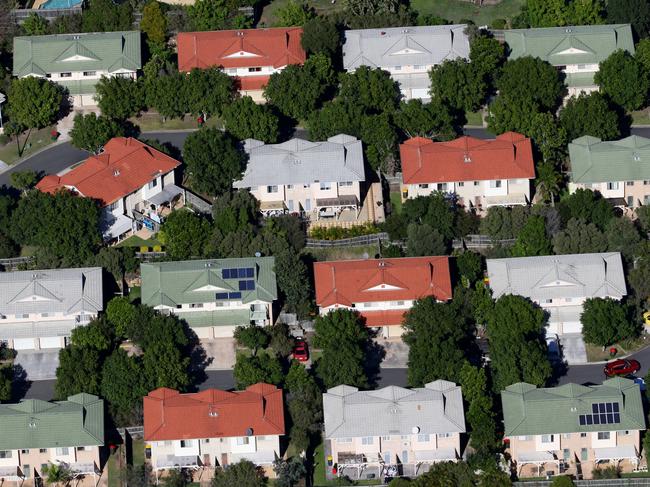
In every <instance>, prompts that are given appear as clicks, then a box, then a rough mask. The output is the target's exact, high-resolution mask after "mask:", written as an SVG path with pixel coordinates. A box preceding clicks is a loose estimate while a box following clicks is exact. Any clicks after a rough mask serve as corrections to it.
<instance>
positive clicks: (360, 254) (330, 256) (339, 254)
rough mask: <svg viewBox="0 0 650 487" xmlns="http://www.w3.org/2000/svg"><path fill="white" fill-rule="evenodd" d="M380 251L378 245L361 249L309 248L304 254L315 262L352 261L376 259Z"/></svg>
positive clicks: (364, 246)
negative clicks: (366, 257)
mask: <svg viewBox="0 0 650 487" xmlns="http://www.w3.org/2000/svg"><path fill="white" fill-rule="evenodd" d="M378 251H379V249H378V248H377V246H376V245H362V246H359V247H330V248H323V249H314V248H309V249H305V250H304V251H303V252H305V253H307V254H309V255H311V256H312V257H313V258H314V259H315V260H318V261H323V260H350V259H363V258H365V256H366V254H367V256H368V258H372V257H374V256H375V255H376V254H377V252H378Z"/></svg>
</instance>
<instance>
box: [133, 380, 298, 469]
mask: <svg viewBox="0 0 650 487" xmlns="http://www.w3.org/2000/svg"><path fill="white" fill-rule="evenodd" d="M188 418H191V421H188ZM284 434H285V427H284V401H283V398H282V390H281V389H278V388H277V387H275V386H274V385H270V384H263V383H258V384H254V385H252V386H249V387H247V388H246V390H244V391H234V392H228V391H222V390H219V389H207V390H205V391H201V392H196V393H191V394H181V393H180V392H178V391H175V390H172V389H165V388H160V389H156V390H154V391H152V392H150V393H149V394H148V395H147V396H145V398H144V440H145V442H146V445H145V448H146V450H145V454H146V457H147V458H148V459H150V462H151V466H152V468H153V469H154V471H155V472H156V478H157V477H158V472H160V471H164V470H170V469H179V468H184V469H190V470H192V469H199V468H201V469H206V470H208V471H212V469H213V468H214V467H226V466H228V465H230V464H231V463H236V462H239V461H240V460H243V459H246V460H249V461H251V462H253V463H255V464H256V465H258V466H260V467H262V468H263V469H264V470H265V473H266V474H267V475H270V476H274V472H273V468H272V464H273V461H274V460H275V459H276V458H277V457H280V437H282V436H284Z"/></svg>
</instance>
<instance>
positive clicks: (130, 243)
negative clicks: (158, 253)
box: [117, 235, 162, 248]
mask: <svg viewBox="0 0 650 487" xmlns="http://www.w3.org/2000/svg"><path fill="white" fill-rule="evenodd" d="M154 245H162V244H161V243H160V242H159V241H158V240H156V238H155V237H151V238H149V239H147V240H145V239H143V238H141V237H138V236H137V235H131V236H130V237H129V238H127V239H125V240H122V241H121V242H120V243H119V244H117V246H118V247H138V248H139V247H153V246H154Z"/></svg>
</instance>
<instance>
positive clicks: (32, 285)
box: [0, 267, 104, 318]
mask: <svg viewBox="0 0 650 487" xmlns="http://www.w3.org/2000/svg"><path fill="white" fill-rule="evenodd" d="M103 303H104V295H103V287H102V268H101V267H84V268H79V269H47V270H37V271H22V272H2V273H0V314H2V315H4V316H7V317H10V318H13V316H11V315H15V314H22V313H63V314H66V315H68V314H75V313H79V312H80V311H84V312H86V313H88V314H97V312H99V311H101V310H102V309H103V307H104V306H103Z"/></svg>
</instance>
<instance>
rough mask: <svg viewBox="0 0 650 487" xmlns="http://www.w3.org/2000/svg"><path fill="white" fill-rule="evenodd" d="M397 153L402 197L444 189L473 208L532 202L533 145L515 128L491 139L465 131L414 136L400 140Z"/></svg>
mask: <svg viewBox="0 0 650 487" xmlns="http://www.w3.org/2000/svg"><path fill="white" fill-rule="evenodd" d="M400 157H401V159H402V199H404V200H405V199H407V198H417V197H418V196H428V195H430V194H431V193H433V192H435V191H442V192H445V193H449V194H455V195H456V196H457V198H458V202H459V204H460V205H461V206H465V207H466V208H468V209H474V210H477V211H484V210H487V208H489V207H490V206H513V205H527V204H528V203H529V202H530V186H531V180H532V179H534V178H535V163H534V161H533V149H532V146H531V142H530V139H529V138H527V137H525V136H523V135H521V134H518V133H516V132H506V133H504V134H501V135H498V136H497V138H496V139H493V140H482V139H477V138H474V137H468V136H464V137H459V138H458V139H455V140H451V141H448V142H433V141H432V140H430V139H426V138H423V137H414V138H412V139H409V140H407V141H406V142H404V143H403V144H401V145H400Z"/></svg>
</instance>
